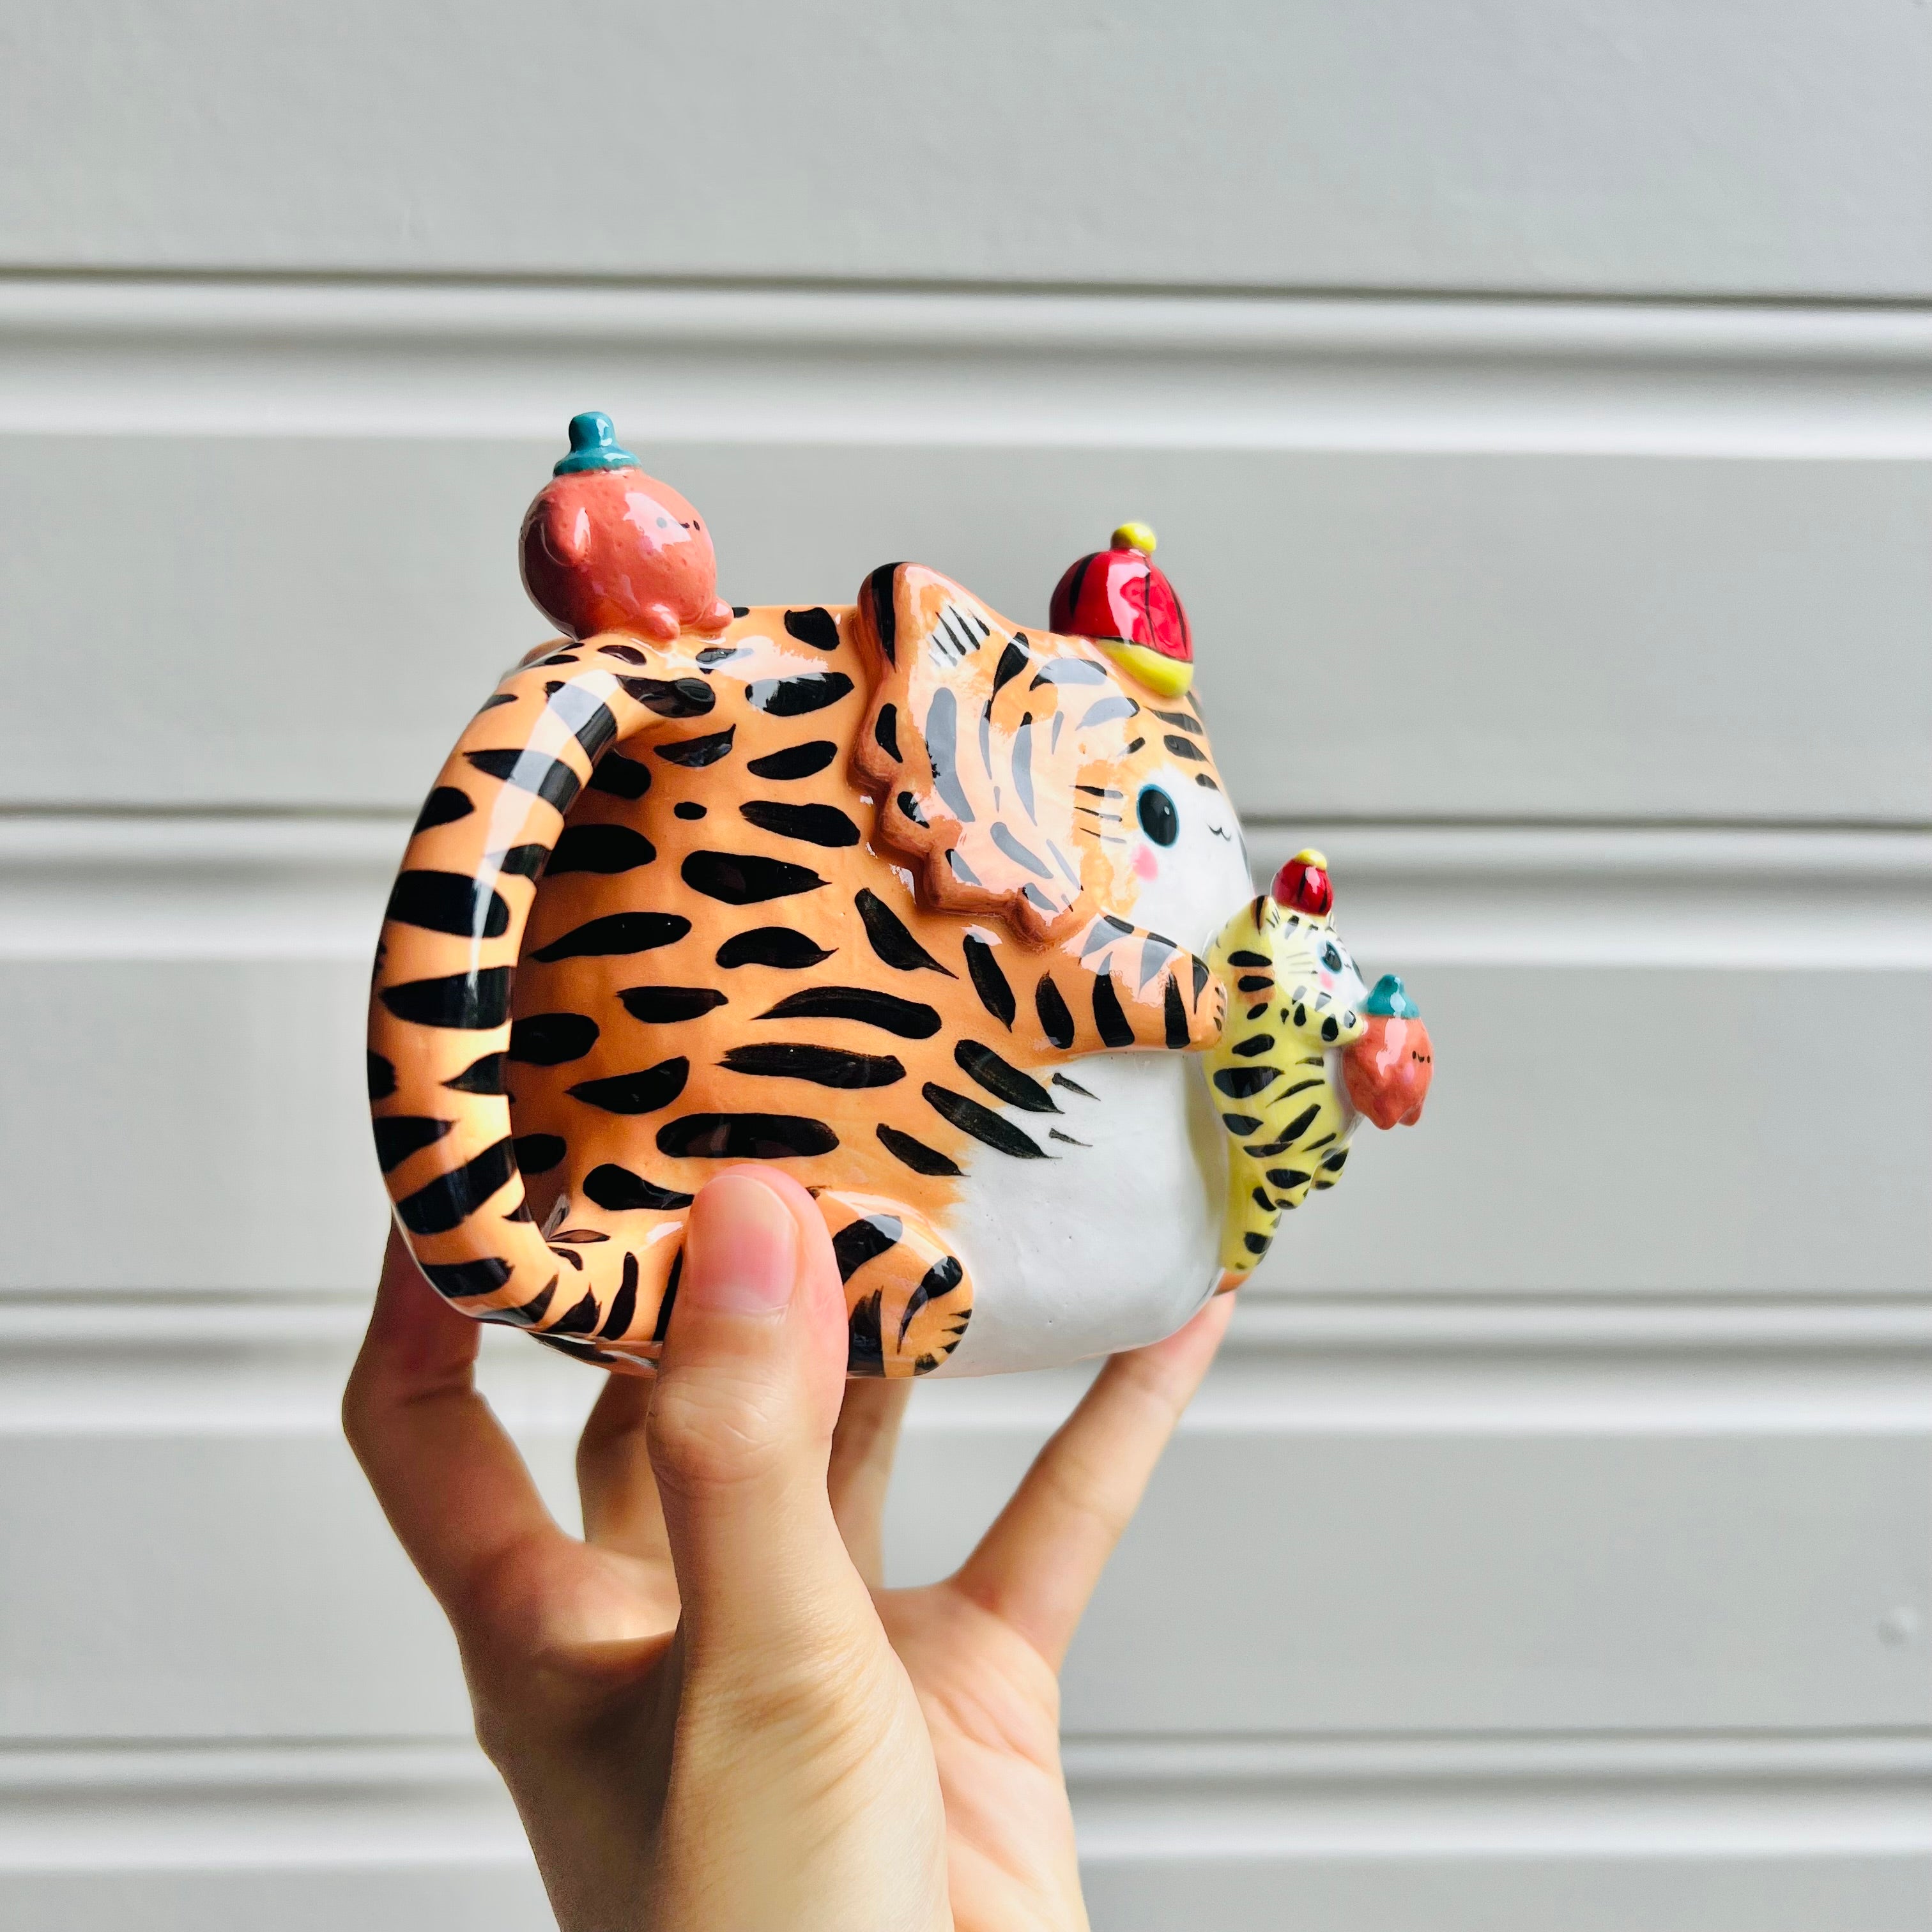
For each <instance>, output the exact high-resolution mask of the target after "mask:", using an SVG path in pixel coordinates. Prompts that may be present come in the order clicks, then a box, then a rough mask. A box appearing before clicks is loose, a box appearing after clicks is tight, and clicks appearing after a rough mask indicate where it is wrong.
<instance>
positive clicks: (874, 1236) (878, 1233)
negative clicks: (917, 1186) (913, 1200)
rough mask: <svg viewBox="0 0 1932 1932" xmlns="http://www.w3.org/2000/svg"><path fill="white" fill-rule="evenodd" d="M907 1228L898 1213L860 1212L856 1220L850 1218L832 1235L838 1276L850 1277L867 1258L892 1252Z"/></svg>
mask: <svg viewBox="0 0 1932 1932" xmlns="http://www.w3.org/2000/svg"><path fill="white" fill-rule="evenodd" d="M904 1232H905V1224H904V1223H903V1222H902V1221H901V1220H900V1219H899V1217H898V1216H897V1215H896V1214H861V1215H860V1216H859V1218H858V1220H856V1221H848V1222H847V1223H846V1224H845V1226H844V1227H842V1228H841V1229H839V1231H838V1233H837V1234H835V1235H833V1236H832V1255H833V1257H834V1259H836V1261H837V1262H838V1279H839V1280H841V1281H850V1280H851V1279H852V1277H853V1276H854V1275H855V1274H857V1273H858V1272H859V1270H860V1269H861V1268H863V1267H864V1266H865V1264H866V1263H867V1262H874V1261H877V1259H878V1258H879V1257H880V1256H881V1255H885V1254H889V1253H891V1252H892V1250H893V1249H895V1247H898V1244H899V1238H900V1236H901V1235H903V1234H904Z"/></svg>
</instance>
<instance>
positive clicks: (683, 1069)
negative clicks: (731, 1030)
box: [564, 1054, 691, 1114]
mask: <svg viewBox="0 0 1932 1932" xmlns="http://www.w3.org/2000/svg"><path fill="white" fill-rule="evenodd" d="M690 1077H691V1062H690V1061H688V1060H687V1059H685V1057H684V1056H683V1055H682V1054H679V1055H677V1056H676V1058H673V1059H670V1060H661V1061H658V1064H656V1065H655V1067H639V1068H638V1069H637V1070H636V1072H634V1073H613V1074H611V1075H609V1076H607V1077H606V1078H605V1079H601V1080H580V1081H579V1082H577V1085H575V1086H574V1087H569V1088H565V1090H564V1091H565V1092H566V1093H568V1094H569V1096H570V1097H571V1099H572V1100H581V1101H582V1102H583V1103H584V1105H585V1106H589V1107H595V1108H598V1109H601V1111H602V1112H604V1113H607V1114H655V1112H657V1111H658V1109H660V1108H661V1107H668V1106H670V1103H672V1102H673V1100H676V1098H677V1097H678V1096H679V1094H682V1092H683V1091H684V1083H685V1081H686V1080H688V1079H689V1078H690Z"/></svg>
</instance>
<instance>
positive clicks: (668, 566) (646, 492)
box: [523, 410, 731, 644]
mask: <svg viewBox="0 0 1932 1932" xmlns="http://www.w3.org/2000/svg"><path fill="white" fill-rule="evenodd" d="M523 587H524V588H525V589H526V590H528V591H529V593H530V598H531V601H532V602H533V603H534V604H535V605H536V607H537V608H538V610H541V611H542V613H544V616H547V618H549V619H550V622H552V623H553V624H554V625H556V627H557V628H558V629H559V630H560V631H563V632H565V634H567V635H568V636H570V637H596V636H598V634H601V633H602V632H605V631H624V632H627V633H628V634H631V636H634V637H649V638H651V639H652V640H654V641H655V642H656V643H664V644H668V643H673V642H675V641H676V639H677V638H678V637H679V636H680V635H681V634H682V633H683V632H685V631H703V632H705V633H707V634H716V633H717V632H718V631H721V630H723V629H724V627H725V625H727V624H729V623H730V621H731V607H730V604H726V603H723V602H721V601H719V598H718V558H717V554H716V553H715V551H714V550H712V547H711V535H710V532H709V531H708V530H706V529H705V527H704V520H703V517H700V515H699V514H697V511H695V510H694V509H693V508H691V505H689V504H688V503H687V502H685V499H683V498H682V496H679V494H678V493H677V492H676V490H673V488H672V487H670V484H668V483H660V482H659V481H658V480H657V478H655V476H646V475H645V474H644V472H643V470H641V469H639V468H638V466H637V458H635V457H634V456H633V455H631V452H629V451H628V449H623V448H622V447H621V446H619V443H618V442H617V440H616V431H615V430H614V429H613V428H612V426H611V422H610V418H609V417H608V416H605V415H604V413H602V412H601V410H587V411H586V412H585V413H584V414H583V415H582V416H573V417H571V422H570V454H569V455H568V456H566V457H565V458H563V459H562V461H560V462H559V463H558V464H557V466H556V470H555V472H553V475H552V477H551V479H550V482H549V483H548V484H547V485H546V486H545V487H544V489H543V490H542V491H541V493H539V494H538V497H537V499H536V501H535V502H533V503H532V504H531V505H530V507H529V511H528V513H527V514H526V515H525V517H524V518H523Z"/></svg>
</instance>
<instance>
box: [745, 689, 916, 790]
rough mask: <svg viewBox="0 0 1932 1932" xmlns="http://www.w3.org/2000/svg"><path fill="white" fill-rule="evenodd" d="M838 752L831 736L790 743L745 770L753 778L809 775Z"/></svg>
mask: <svg viewBox="0 0 1932 1932" xmlns="http://www.w3.org/2000/svg"><path fill="white" fill-rule="evenodd" d="M890 708H891V707H890V706H888V707H887V709H890ZM837 756H838V746H837V745H835V744H834V743H833V742H832V740H831V739H829V738H808V739H806V740H805V742H804V743H803V744H802V745H787V746H786V747H785V748H784V750H783V751H768V752H767V753H766V754H765V756H764V757H762V758H754V759H753V760H751V763H749V764H748V765H747V766H745V770H747V771H748V772H750V773H751V775H752V776H753V777H754V778H811V777H813V776H814V775H816V774H817V773H818V772H822V771H823V770H824V769H825V768H826V766H827V765H829V763H831V762H832V760H833V759H834V758H835V757H837Z"/></svg>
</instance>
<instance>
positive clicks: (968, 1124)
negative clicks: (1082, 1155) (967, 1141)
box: [919, 1080, 1058, 1160]
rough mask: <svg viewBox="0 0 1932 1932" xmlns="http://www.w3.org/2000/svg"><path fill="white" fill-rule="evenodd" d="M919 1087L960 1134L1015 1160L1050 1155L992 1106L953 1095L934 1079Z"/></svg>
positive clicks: (930, 1103) (1031, 1137)
mask: <svg viewBox="0 0 1932 1932" xmlns="http://www.w3.org/2000/svg"><path fill="white" fill-rule="evenodd" d="M919 1091H921V1092H922V1094H924V1095H925V1096H926V1103H927V1104H928V1105H929V1106H930V1107H931V1108H932V1110H933V1112H935V1113H936V1114H937V1115H939V1116H940V1118H941V1119H942V1120H945V1121H950V1122H951V1123H952V1124H953V1126H954V1127H957V1128H958V1129H959V1131H960V1132H961V1133H965V1134H971V1136H972V1137H973V1138H974V1139H975V1140H976V1141H980V1142H983V1143H984V1144H985V1145H986V1146H988V1147H989V1148H993V1149H994V1150H995V1151H996V1152H998V1153H1000V1154H1010V1155H1012V1156H1013V1158H1014V1159H1015V1160H1051V1159H1052V1156H1051V1155H1050V1154H1048V1152H1047V1151H1046V1148H1043V1147H1042V1146H1041V1145H1040V1143H1039V1142H1037V1141H1036V1140H1035V1139H1034V1137H1033V1136H1031V1134H1029V1133H1026V1132H1025V1130H1022V1129H1021V1128H1019V1127H1015V1126H1014V1125H1013V1122H1012V1121H1009V1120H1007V1119H1005V1118H1003V1117H1002V1116H1001V1115H998V1114H996V1113H995V1112H993V1110H992V1108H990V1107H983V1106H981V1105H980V1103H979V1102H978V1101H977V1100H969V1099H968V1097H967V1096H966V1095H965V1094H956V1093H954V1092H953V1090H952V1088H950V1087H942V1086H941V1085H939V1084H938V1082H937V1081H933V1080H929V1081H928V1082H926V1085H924V1086H923V1087H922V1088H921V1089H920V1090H919ZM1055 1111H1056V1112H1057V1111H1058V1109H1056V1110H1055Z"/></svg>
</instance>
